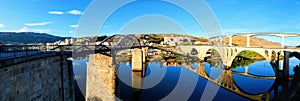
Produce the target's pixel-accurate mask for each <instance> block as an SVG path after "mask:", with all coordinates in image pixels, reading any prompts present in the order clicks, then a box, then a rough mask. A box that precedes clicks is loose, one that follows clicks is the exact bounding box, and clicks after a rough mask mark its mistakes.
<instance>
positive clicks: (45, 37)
mask: <svg viewBox="0 0 300 101" xmlns="http://www.w3.org/2000/svg"><path fill="white" fill-rule="evenodd" d="M66 38H69V37H59V36H53V35H50V34H46V33H34V32H0V42H2V43H4V44H37V43H53V42H55V41H59V40H64V39H66Z"/></svg>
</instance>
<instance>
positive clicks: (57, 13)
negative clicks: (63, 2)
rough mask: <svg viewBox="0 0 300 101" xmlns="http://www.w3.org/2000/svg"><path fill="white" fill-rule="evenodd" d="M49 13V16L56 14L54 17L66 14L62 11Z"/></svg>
mask: <svg viewBox="0 0 300 101" xmlns="http://www.w3.org/2000/svg"><path fill="white" fill-rule="evenodd" d="M48 13H49V14H54V15H62V14H64V12H61V11H49V12H48Z"/></svg>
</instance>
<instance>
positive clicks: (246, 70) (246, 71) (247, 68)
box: [245, 66, 249, 74]
mask: <svg viewBox="0 0 300 101" xmlns="http://www.w3.org/2000/svg"><path fill="white" fill-rule="evenodd" d="M248 70H249V66H246V67H245V74H248Z"/></svg>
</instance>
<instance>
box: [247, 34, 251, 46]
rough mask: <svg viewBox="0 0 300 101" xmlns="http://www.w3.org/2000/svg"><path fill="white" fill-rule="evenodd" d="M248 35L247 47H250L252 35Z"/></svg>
mask: <svg viewBox="0 0 300 101" xmlns="http://www.w3.org/2000/svg"><path fill="white" fill-rule="evenodd" d="M246 37H247V47H250V36H249V35H247V36H246Z"/></svg>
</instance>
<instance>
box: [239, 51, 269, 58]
mask: <svg viewBox="0 0 300 101" xmlns="http://www.w3.org/2000/svg"><path fill="white" fill-rule="evenodd" d="M238 56H241V57H244V58H249V59H263V58H264V57H263V56H261V55H260V54H258V53H256V52H254V51H242V52H240V53H239V54H238Z"/></svg>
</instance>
